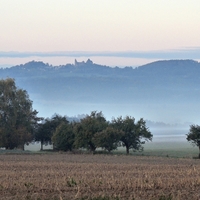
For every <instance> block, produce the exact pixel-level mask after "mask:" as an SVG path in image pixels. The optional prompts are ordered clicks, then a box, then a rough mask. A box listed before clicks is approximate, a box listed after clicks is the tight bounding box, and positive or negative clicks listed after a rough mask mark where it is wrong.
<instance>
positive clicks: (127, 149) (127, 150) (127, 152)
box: [126, 146, 129, 155]
mask: <svg viewBox="0 0 200 200" xmlns="http://www.w3.org/2000/svg"><path fill="white" fill-rule="evenodd" d="M126 154H127V155H128V154H129V147H128V146H126Z"/></svg>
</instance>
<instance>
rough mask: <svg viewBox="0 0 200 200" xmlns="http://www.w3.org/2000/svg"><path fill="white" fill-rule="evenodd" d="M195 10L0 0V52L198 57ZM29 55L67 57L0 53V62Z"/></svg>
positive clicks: (189, 3)
mask: <svg viewBox="0 0 200 200" xmlns="http://www.w3.org/2000/svg"><path fill="white" fill-rule="evenodd" d="M199 11H200V1H199V0H143V1H141V0H125V1H124V0H0V13H1V17H0V27H1V33H0V52H10V51H17V52H62V51H65V52H66V51H89V52H92V51H95V52H104V51H110V52H116V51H117V52H123V51H133V52H140V53H141V52H143V53H149V52H151V51H154V53H155V51H156V52H159V51H165V52H171V53H173V52H174V51H179V50H181V51H182V50H184V51H185V50H186V51H187V52H188V54H186V55H184V56H185V58H186V59H188V58H192V59H197V60H199V59H200V58H198V56H197V57H194V56H193V57H192V56H191V55H192V53H191V52H190V50H191V51H192V52H194V49H197V50H198V51H199V47H200V25H199V22H200V14H199ZM141 54H142V53H141ZM32 58H36V59H38V60H39V59H40V60H43V59H44V60H45V62H48V61H49V62H50V63H53V64H56V63H57V64H59V62H60V64H63V63H64V62H68V61H71V60H70V59H71V58H70V59H69V57H67V58H66V57H61V56H59V57H57V58H53V57H44V58H41V57H39V58H38V57H34V56H32V57H28V58H21V57H20V56H19V57H18V58H17V57H15V58H11V57H9V56H2V55H1V57H0V64H12V63H16V64H19V63H20V62H25V61H28V59H29V60H30V59H32ZM84 58H85V57H84V56H83V59H84ZM163 58H164V59H165V58H166V57H163ZM177 58H179V55H177ZM55 59H56V62H55ZM94 59H96V60H94V61H95V62H98V63H102V64H103V63H104V64H108V65H109V64H112V65H117V64H118V65H121V63H122V60H123V62H126V63H127V65H133V66H134V65H137V64H140V63H141V64H143V63H144V62H148V61H153V60H155V59H157V58H156V56H155V55H154V56H153V57H152V56H151V57H147V58H145V56H142V57H141V56H137V55H135V54H134V56H132V57H129V58H123V59H122V57H121V60H120V58H119V57H117V56H115V57H108V56H107V57H99V56H96V57H94ZM158 59H162V58H160V56H158ZM173 59H174V58H173Z"/></svg>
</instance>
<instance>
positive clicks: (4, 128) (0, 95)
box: [0, 78, 42, 149]
mask: <svg viewBox="0 0 200 200" xmlns="http://www.w3.org/2000/svg"><path fill="white" fill-rule="evenodd" d="M37 114H38V112H37V111H36V110H33V109H32V101H31V100H30V99H29V95H28V93H27V91H26V90H22V89H19V88H17V87H16V85H15V80H14V79H11V78H7V79H5V80H4V79H2V80H0V146H3V147H5V148H6V149H13V148H16V147H21V148H22V149H24V144H28V143H29V142H31V141H32V140H33V135H34V132H35V131H36V129H37V127H38V122H39V121H40V120H41V119H42V118H39V117H37Z"/></svg>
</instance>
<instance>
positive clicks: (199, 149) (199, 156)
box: [199, 146, 200, 159]
mask: <svg viewBox="0 0 200 200" xmlns="http://www.w3.org/2000/svg"><path fill="white" fill-rule="evenodd" d="M199 159H200V146H199Z"/></svg>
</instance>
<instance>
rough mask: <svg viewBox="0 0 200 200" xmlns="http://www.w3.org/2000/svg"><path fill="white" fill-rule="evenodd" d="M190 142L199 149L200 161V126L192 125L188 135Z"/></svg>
mask: <svg viewBox="0 0 200 200" xmlns="http://www.w3.org/2000/svg"><path fill="white" fill-rule="evenodd" d="M186 136H187V138H186V139H187V140H188V142H191V143H192V144H193V145H195V146H197V147H198V148H199V159H200V126H199V125H191V126H190V130H189V133H188V134H186Z"/></svg>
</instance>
